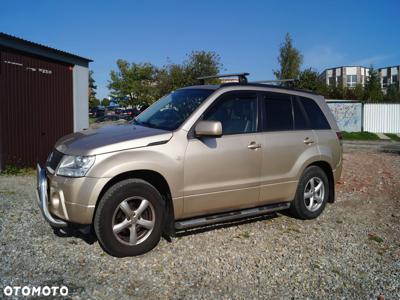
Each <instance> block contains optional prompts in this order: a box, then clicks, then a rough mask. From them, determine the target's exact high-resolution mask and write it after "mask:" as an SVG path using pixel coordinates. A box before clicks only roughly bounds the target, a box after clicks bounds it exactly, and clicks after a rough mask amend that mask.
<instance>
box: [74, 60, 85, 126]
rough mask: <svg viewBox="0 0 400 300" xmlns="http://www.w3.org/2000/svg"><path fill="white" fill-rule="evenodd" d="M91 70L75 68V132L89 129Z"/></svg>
mask: <svg viewBox="0 0 400 300" xmlns="http://www.w3.org/2000/svg"><path fill="white" fill-rule="evenodd" d="M88 86H89V69H88V68H87V67H83V66H78V65H76V66H74V70H73V95H74V96H73V107H74V132H75V131H80V130H82V129H86V128H88V127H89V90H88Z"/></svg>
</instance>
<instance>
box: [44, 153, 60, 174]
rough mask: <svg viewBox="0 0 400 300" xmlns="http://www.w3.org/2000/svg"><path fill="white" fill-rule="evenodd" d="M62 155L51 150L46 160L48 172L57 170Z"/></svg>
mask: <svg viewBox="0 0 400 300" xmlns="http://www.w3.org/2000/svg"><path fill="white" fill-rule="evenodd" d="M63 156H64V154H62V153H61V152H60V151H57V150H56V149H54V150H53V152H52V153H51V154H50V155H49V158H48V159H47V164H46V166H47V168H48V169H50V171H53V172H52V173H54V171H55V170H56V169H57V167H58V164H59V163H60V161H61V159H62V157H63Z"/></svg>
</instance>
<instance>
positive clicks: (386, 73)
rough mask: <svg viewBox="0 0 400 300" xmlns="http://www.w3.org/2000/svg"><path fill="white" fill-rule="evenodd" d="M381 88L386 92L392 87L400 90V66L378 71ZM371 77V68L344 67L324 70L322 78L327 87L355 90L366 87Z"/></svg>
mask: <svg viewBox="0 0 400 300" xmlns="http://www.w3.org/2000/svg"><path fill="white" fill-rule="evenodd" d="M378 73H379V77H380V81H381V87H382V90H383V91H384V92H386V89H387V87H388V86H390V85H395V86H396V87H397V88H399V89H400V80H399V79H400V78H399V73H400V65H397V66H390V67H383V68H379V69H378ZM368 76H369V68H367V67H363V66H342V67H336V68H329V69H326V70H324V71H323V72H322V73H321V75H320V77H321V79H322V80H324V81H325V82H326V84H327V85H330V86H333V85H336V86H338V85H343V86H344V87H348V88H354V87H355V86H356V85H357V84H361V85H362V86H364V85H365V83H366V82H367V79H368Z"/></svg>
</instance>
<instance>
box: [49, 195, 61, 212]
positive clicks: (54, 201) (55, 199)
mask: <svg viewBox="0 0 400 300" xmlns="http://www.w3.org/2000/svg"><path fill="white" fill-rule="evenodd" d="M51 196H52V197H51V199H50V204H51V206H52V207H53V208H54V209H56V210H58V209H59V208H60V202H61V201H60V196H59V195H58V193H53V194H52V195H51Z"/></svg>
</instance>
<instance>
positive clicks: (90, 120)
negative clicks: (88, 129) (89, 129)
mask: <svg viewBox="0 0 400 300" xmlns="http://www.w3.org/2000/svg"><path fill="white" fill-rule="evenodd" d="M96 121H97V119H96V118H89V125H90V124H93V123H95V122H96Z"/></svg>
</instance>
